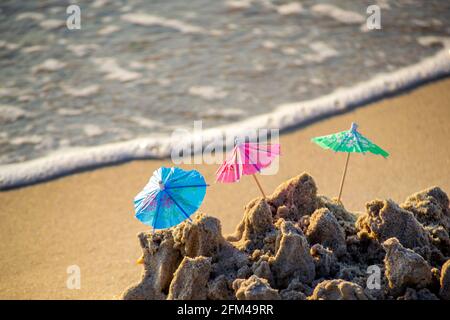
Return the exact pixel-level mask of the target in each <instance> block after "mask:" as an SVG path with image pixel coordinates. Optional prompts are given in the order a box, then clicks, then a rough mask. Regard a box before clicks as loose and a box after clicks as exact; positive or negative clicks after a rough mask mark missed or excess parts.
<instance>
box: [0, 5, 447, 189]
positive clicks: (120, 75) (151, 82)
mask: <svg viewBox="0 0 450 320" xmlns="http://www.w3.org/2000/svg"><path fill="white" fill-rule="evenodd" d="M71 3H76V4H78V5H79V6H80V9H81V30H69V29H68V28H67V27H66V18H67V14H66V7H67V6H68V5H69V4H71ZM373 4H376V5H378V6H379V7H380V9H381V26H382V29H381V30H368V29H367V27H366V18H367V16H368V14H367V13H366V9H367V7H368V6H369V5H373ZM0 35H1V36H0V81H1V82H0V83H1V84H0V126H1V130H0V188H7V187H11V186H16V185H21V184H26V183H30V182H35V181H39V180H42V179H48V178H50V177H52V176H57V175H59V174H63V173H66V172H70V171H73V170H77V169H81V168H83V167H89V166H93V165H101V164H106V163H113V162H117V161H122V160H129V159H133V158H146V157H163V156H168V155H169V154H170V139H169V138H168V137H170V135H171V133H172V132H173V131H174V130H175V129H177V128H186V129H190V128H192V126H193V122H194V121H196V120H202V121H203V128H205V129H211V130H212V129H214V128H221V130H225V131H228V132H235V131H236V132H237V131H238V130H239V129H240V128H243V127H265V128H280V129H282V128H285V127H288V126H293V125H296V124H300V123H302V122H303V121H306V120H310V119H311V118H314V117H317V116H323V115H325V114H330V115H332V114H333V113H336V112H337V111H340V110H342V109H345V108H348V107H350V106H352V105H354V104H358V103H363V102H364V101H366V100H370V99H372V98H376V97H379V96H383V95H384V94H386V93H391V92H395V91H396V90H399V89H402V88H404V87H406V86H409V85H411V84H415V83H416V82H421V81H425V80H428V79H430V78H433V77H437V76H442V75H447V74H449V73H450V40H449V39H450V2H449V1H446V0H422V1H419V0H417V1H415V0H404V1H401V0H398V1H394V0H358V1H356V0H333V1H312V0H311V1H307V0H305V1H293V0H290V1H289V0H288V1H281V0H279V1H276V0H232V1H222V0H220V1H219V0H214V1H213V0H189V1H185V0H171V1H165V0H154V1H145V0H141V1H139V0H136V1H124V0H122V1H120V0H95V1H67V2H65V1H56V0H54V1H52V0H47V1H45V0H43V1H29V2H21V1H14V0H10V1H9V0H3V1H1V3H0ZM213 132H215V131H208V130H206V132H204V134H205V135H209V136H210V137H212V136H213V135H214V134H215V133H213Z"/></svg>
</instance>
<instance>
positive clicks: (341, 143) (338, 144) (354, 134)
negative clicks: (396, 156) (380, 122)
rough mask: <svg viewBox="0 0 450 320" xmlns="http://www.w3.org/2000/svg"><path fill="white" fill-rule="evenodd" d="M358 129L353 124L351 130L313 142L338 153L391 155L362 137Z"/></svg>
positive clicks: (318, 138) (314, 139) (319, 138)
mask: <svg viewBox="0 0 450 320" xmlns="http://www.w3.org/2000/svg"><path fill="white" fill-rule="evenodd" d="M357 128H358V125H357V124H356V123H352V126H351V128H350V130H346V131H341V132H338V133H333V134H329V135H326V136H321V137H316V138H313V139H312V141H313V142H315V143H317V144H318V145H319V146H321V147H322V148H324V149H331V150H333V151H336V152H357V153H363V154H365V153H366V152H370V153H373V154H378V155H381V156H383V157H385V158H387V157H388V156H389V153H387V152H386V151H384V150H383V149H381V148H380V147H379V146H377V145H376V144H374V143H373V142H371V141H370V140H369V139H367V138H366V137H364V136H363V135H361V134H360V133H359V132H358V131H357Z"/></svg>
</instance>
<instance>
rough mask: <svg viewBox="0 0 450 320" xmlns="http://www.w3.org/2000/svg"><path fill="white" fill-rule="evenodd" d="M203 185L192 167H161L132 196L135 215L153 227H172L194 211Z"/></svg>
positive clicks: (199, 175)
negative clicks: (141, 188)
mask: <svg viewBox="0 0 450 320" xmlns="http://www.w3.org/2000/svg"><path fill="white" fill-rule="evenodd" d="M207 186H208V185H207V184H206V182H205V178H203V176H202V175H201V174H200V173H199V172H198V171H196V170H191V171H185V170H182V169H180V168H176V167H173V168H165V167H161V168H159V169H157V170H155V172H153V175H152V177H151V178H150V180H149V182H148V183H147V185H146V186H145V187H144V189H143V190H142V191H141V192H139V193H138V194H137V196H136V197H135V198H134V208H135V211H136V218H137V219H139V220H140V221H141V222H142V223H144V224H146V225H149V226H151V227H152V228H153V230H156V229H166V228H170V227H173V226H176V225H177V224H179V223H180V222H182V221H184V220H186V219H191V218H190V216H191V215H192V214H193V213H194V212H196V211H197V210H198V208H199V207H200V205H201V203H202V201H203V198H204V197H205V193H206V187H207Z"/></svg>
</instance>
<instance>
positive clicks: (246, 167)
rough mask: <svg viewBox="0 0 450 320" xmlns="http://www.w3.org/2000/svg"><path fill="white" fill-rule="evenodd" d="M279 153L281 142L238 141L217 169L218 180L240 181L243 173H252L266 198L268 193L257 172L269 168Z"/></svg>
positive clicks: (224, 181) (227, 181) (225, 181)
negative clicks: (265, 191) (262, 185)
mask: <svg viewBox="0 0 450 320" xmlns="http://www.w3.org/2000/svg"><path fill="white" fill-rule="evenodd" d="M279 155H280V145H279V144H268V145H264V144H260V143H256V142H245V143H236V145H235V146H234V148H233V151H232V152H231V154H230V155H229V156H228V157H227V159H226V160H225V162H224V163H223V164H222V165H221V166H220V167H219V169H217V172H216V181H217V182H223V183H232V182H236V181H239V180H240V179H241V177H242V175H252V176H253V179H255V182H256V184H257V185H258V188H259V190H260V191H261V194H262V196H263V198H264V199H265V198H266V194H265V193H264V190H263V188H262V187H261V184H260V183H259V181H258V178H257V177H256V175H255V174H256V173H257V172H261V170H262V169H264V168H267V167H268V166H269V165H270V164H271V163H272V161H273V160H274V159H275V158H276V157H277V156H279Z"/></svg>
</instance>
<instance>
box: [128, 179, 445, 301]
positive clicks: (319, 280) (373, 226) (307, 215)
mask: <svg viewBox="0 0 450 320" xmlns="http://www.w3.org/2000/svg"><path fill="white" fill-rule="evenodd" d="M449 227H450V210H449V200H448V197H447V195H446V194H445V192H444V191H442V190H441V189H439V188H438V187H434V188H431V189H427V190H424V191H421V192H419V193H416V194H414V195H412V196H410V197H408V198H407V200H406V201H405V203H403V204H400V205H398V204H396V203H394V202H393V201H392V200H373V201H371V202H369V203H367V205H366V212H365V213H363V214H360V215H359V216H357V215H356V214H354V213H351V212H349V211H347V210H346V209H345V207H344V206H343V205H342V204H340V203H338V202H336V201H335V200H331V199H328V198H327V197H325V196H322V195H318V194H317V187H316V184H315V182H314V180H313V178H312V177H311V176H309V175H308V174H306V173H303V174H301V175H299V176H297V177H294V178H292V179H290V180H288V181H286V182H285V183H283V184H281V185H280V186H279V187H278V188H277V189H276V190H275V192H274V193H273V194H272V195H271V196H269V197H268V198H267V199H262V198H257V199H254V200H253V201H251V202H250V203H249V204H248V205H247V206H246V207H245V210H244V216H243V219H242V221H241V223H240V224H239V225H238V227H237V229H236V231H235V233H234V234H232V235H229V236H225V237H224V236H223V235H222V232H221V225H220V221H219V220H218V219H216V218H214V217H210V216H207V215H205V214H197V215H196V216H195V218H194V221H193V222H184V223H182V224H180V225H178V226H177V227H175V228H172V229H167V230H162V231H158V232H155V233H154V234H152V233H147V232H144V233H140V234H139V235H138V238H139V240H140V244H141V247H142V251H143V254H144V272H143V274H142V279H141V281H140V282H139V283H138V284H135V285H133V286H131V287H129V288H128V289H126V290H125V291H124V292H123V294H122V298H123V299H239V300H241V299H242V300H252V299H269V300H271V299H295V300H306V299H308V300H317V299H325V300H347V299H349V300H366V299H399V300H411V299H415V300H417V299H447V300H448V299H450V257H449V254H450V240H449ZM370 268H378V270H380V281H379V283H378V288H377V287H375V288H373V287H372V286H368V285H367V283H368V280H369V281H370V279H369V277H370V276H371V273H370V272H368V270H370Z"/></svg>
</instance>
